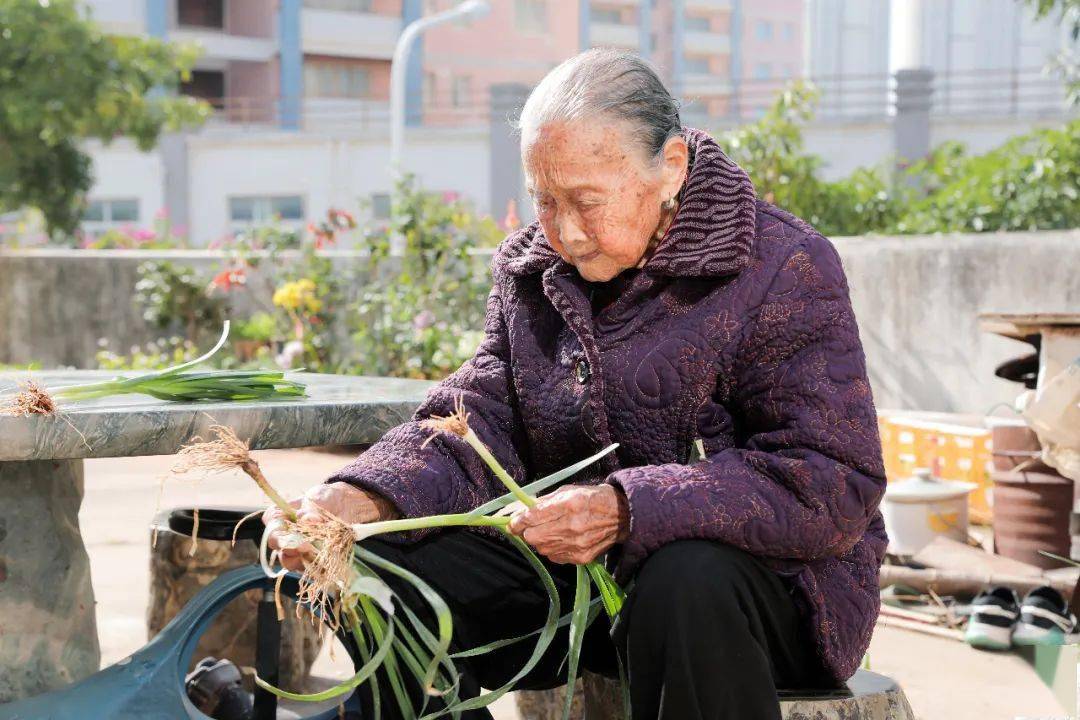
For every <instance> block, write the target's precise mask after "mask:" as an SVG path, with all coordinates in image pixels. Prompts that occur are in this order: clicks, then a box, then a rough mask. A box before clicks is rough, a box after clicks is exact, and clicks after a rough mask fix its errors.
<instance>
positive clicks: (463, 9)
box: [390, 0, 491, 176]
mask: <svg viewBox="0 0 1080 720" xmlns="http://www.w3.org/2000/svg"><path fill="white" fill-rule="evenodd" d="M490 9H491V6H490V5H488V2H487V0H465V2H463V3H461V4H460V5H457V6H455V7H452V8H450V9H449V10H444V11H443V12H441V13H435V14H434V15H431V16H429V17H424V18H420V19H419V20H415V21H413V22H411V23H409V25H408V26H407V27H406V28H405V29H404V30H403V31H402V33H401V36H400V37H398V41H397V45H396V46H395V47H394V59H393V61H392V62H391V64H390V168H391V171H392V172H393V173H394V174H395V176H400V175H402V174H403V173H404V169H405V168H404V166H403V164H402V160H401V154H402V150H403V149H404V147H405V71H406V65H408V62H409V53H410V51H411V50H412V46H413V43H414V42H415V41H416V38H418V37H419V36H420V34H421V33H423V32H424V31H425V30H428V29H430V28H433V27H435V26H436V25H443V24H445V23H448V22H450V21H451V20H456V19H458V18H466V17H470V16H472V17H479V16H481V15H484V14H486V13H487V12H488V10H490Z"/></svg>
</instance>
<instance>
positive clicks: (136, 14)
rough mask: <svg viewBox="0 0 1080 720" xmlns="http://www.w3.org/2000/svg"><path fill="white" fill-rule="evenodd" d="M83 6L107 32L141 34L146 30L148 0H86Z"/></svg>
mask: <svg viewBox="0 0 1080 720" xmlns="http://www.w3.org/2000/svg"><path fill="white" fill-rule="evenodd" d="M83 6H84V7H86V8H87V9H88V10H89V12H90V17H91V18H93V19H94V20H95V21H96V22H98V23H100V24H101V26H102V29H103V30H104V31H105V32H109V33H116V34H117V35H141V34H142V33H143V32H144V31H145V30H146V0H84V2H83Z"/></svg>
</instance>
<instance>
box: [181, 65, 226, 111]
mask: <svg viewBox="0 0 1080 720" xmlns="http://www.w3.org/2000/svg"><path fill="white" fill-rule="evenodd" d="M180 92H181V94H183V95H187V96H189V97H193V98H198V99H200V100H205V101H206V102H208V103H210V106H211V107H213V108H215V109H217V110H221V109H222V108H224V107H225V73H223V72H222V71H221V70H192V71H191V76H190V77H189V78H188V79H187V80H186V81H184V82H181V83H180Z"/></svg>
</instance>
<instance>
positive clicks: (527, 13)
mask: <svg viewBox="0 0 1080 720" xmlns="http://www.w3.org/2000/svg"><path fill="white" fill-rule="evenodd" d="M514 25H515V26H516V27H517V30H518V32H524V33H533V34H539V33H544V32H547V3H546V2H545V0H514Z"/></svg>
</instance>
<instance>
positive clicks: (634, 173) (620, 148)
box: [522, 121, 687, 282]
mask: <svg viewBox="0 0 1080 720" xmlns="http://www.w3.org/2000/svg"><path fill="white" fill-rule="evenodd" d="M673 145H674V146H677V147H669V146H673ZM669 155H670V156H672V157H669ZM686 157H687V153H686V143H685V141H683V140H682V138H673V139H672V140H669V141H668V145H667V146H665V150H664V152H663V153H662V157H661V159H660V161H659V162H658V161H656V160H654V159H650V158H647V157H646V153H645V151H644V150H642V149H641V148H640V147H639V146H638V145H637V144H635V143H634V142H632V141H631V139H630V137H629V133H628V130H627V127H626V126H625V124H623V123H621V122H617V121H611V122H604V121H600V122H597V121H591V122H588V121H574V122H552V123H548V124H546V125H543V126H541V127H540V128H538V129H537V130H535V131H533V132H530V133H528V134H527V135H526V136H524V137H522V160H523V163H524V166H525V177H526V181H527V183H528V188H529V194H530V195H531V196H532V198H533V203H534V204H535V208H536V217H537V219H538V220H539V221H540V225H541V227H543V229H544V235H545V236H547V239H548V242H550V243H551V247H553V248H554V249H555V250H556V251H557V252H558V253H559V255H561V256H562V258H563V259H564V260H566V262H568V263H570V264H571V265H573V266H574V267H576V268H577V270H578V272H579V273H580V274H581V276H582V277H583V278H585V279H586V280H591V281H597V282H599V281H604V280H610V279H611V278H613V277H615V276H616V275H618V274H619V273H620V272H622V271H623V270H626V269H627V268H632V267H635V266H636V265H637V264H638V262H639V261H640V260H641V259H642V256H643V255H644V253H645V250H646V249H647V248H648V246H649V241H650V239H651V238H652V237H653V235H654V233H656V231H657V228H658V226H659V225H660V222H661V204H662V203H663V202H664V201H666V200H668V199H669V198H671V197H673V196H674V195H675V194H676V193H677V192H678V190H679V188H680V187H681V186H682V181H683V178H684V177H685V175H686ZM680 158H681V160H680ZM680 163H681V165H680Z"/></svg>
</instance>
